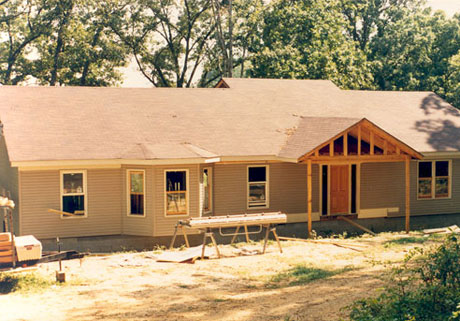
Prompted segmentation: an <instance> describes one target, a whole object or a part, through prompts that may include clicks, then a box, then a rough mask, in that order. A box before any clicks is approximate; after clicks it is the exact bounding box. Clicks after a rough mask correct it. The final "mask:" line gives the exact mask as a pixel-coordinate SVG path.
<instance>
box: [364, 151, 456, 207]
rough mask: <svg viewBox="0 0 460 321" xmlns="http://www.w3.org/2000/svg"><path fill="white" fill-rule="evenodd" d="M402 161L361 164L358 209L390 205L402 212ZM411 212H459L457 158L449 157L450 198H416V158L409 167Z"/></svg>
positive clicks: (403, 202) (403, 200) (403, 185)
mask: <svg viewBox="0 0 460 321" xmlns="http://www.w3.org/2000/svg"><path fill="white" fill-rule="evenodd" d="M404 177H405V172H404V163H402V162H401V163H368V164H362V165H361V209H373V208H393V207H398V208H399V212H395V213H390V214H389V216H402V215H404V213H405V194H404V193H405V178H404ZM410 178H411V179H410V182H411V186H410V187H411V188H410V202H411V215H427V214H428V215H429V214H449V213H460V159H454V160H452V180H451V182H452V195H451V196H452V197H451V198H450V199H429V200H417V161H412V162H411V166H410Z"/></svg>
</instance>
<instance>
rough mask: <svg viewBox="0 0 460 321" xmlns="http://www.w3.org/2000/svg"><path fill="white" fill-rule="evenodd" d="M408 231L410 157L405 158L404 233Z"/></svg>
mask: <svg viewBox="0 0 460 321" xmlns="http://www.w3.org/2000/svg"><path fill="white" fill-rule="evenodd" d="M409 231H410V157H409V156H407V157H406V233H409Z"/></svg>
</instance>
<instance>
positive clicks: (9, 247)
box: [0, 233, 14, 264]
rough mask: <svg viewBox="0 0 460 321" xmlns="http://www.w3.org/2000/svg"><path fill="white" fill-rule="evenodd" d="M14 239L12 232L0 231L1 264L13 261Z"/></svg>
mask: <svg viewBox="0 0 460 321" xmlns="http://www.w3.org/2000/svg"><path fill="white" fill-rule="evenodd" d="M12 243H13V239H12V236H11V233H0V264H5V263H12V262H13V254H14V253H13V251H14V248H13V244H12Z"/></svg>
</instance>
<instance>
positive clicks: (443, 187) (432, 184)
mask: <svg viewBox="0 0 460 321" xmlns="http://www.w3.org/2000/svg"><path fill="white" fill-rule="evenodd" d="M450 177H451V173H450V161H428V162H425V161H422V162H419V163H418V189H417V197H418V198H419V199H433V198H449V197H450V184H451V178H450Z"/></svg>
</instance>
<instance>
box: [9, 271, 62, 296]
mask: <svg viewBox="0 0 460 321" xmlns="http://www.w3.org/2000/svg"><path fill="white" fill-rule="evenodd" d="M54 284H56V282H54V281H51V280H49V279H46V278H44V277H42V276H40V275H38V274H34V273H30V274H13V275H10V274H0V293H2V294H7V293H12V292H29V291H38V290H43V289H46V288H48V287H50V286H51V285H54Z"/></svg>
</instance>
